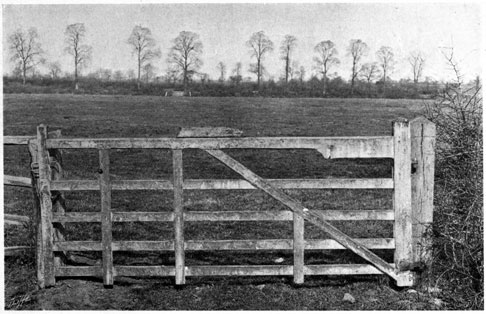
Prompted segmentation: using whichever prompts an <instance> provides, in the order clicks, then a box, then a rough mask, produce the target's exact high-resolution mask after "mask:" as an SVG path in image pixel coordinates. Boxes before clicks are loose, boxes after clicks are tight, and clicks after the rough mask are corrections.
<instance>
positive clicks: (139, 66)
mask: <svg viewBox="0 0 486 314" xmlns="http://www.w3.org/2000/svg"><path fill="white" fill-rule="evenodd" d="M141 67H142V65H141V64H140V51H139V52H138V77H137V90H140V68H141Z"/></svg>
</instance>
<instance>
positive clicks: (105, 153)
mask: <svg viewBox="0 0 486 314" xmlns="http://www.w3.org/2000/svg"><path fill="white" fill-rule="evenodd" d="M109 153H110V151H109V149H100V150H99V157H100V171H99V172H100V193H101V242H102V247H103V284H104V285H105V286H112V285H113V249H112V240H113V239H112V231H111V229H112V215H111V182H110V154H109Z"/></svg>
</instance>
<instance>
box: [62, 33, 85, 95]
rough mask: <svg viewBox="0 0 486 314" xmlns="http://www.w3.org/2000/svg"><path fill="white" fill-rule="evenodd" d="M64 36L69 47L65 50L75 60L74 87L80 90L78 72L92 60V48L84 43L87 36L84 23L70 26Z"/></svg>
mask: <svg viewBox="0 0 486 314" xmlns="http://www.w3.org/2000/svg"><path fill="white" fill-rule="evenodd" d="M64 35H65V36H66V40H65V41H66V45H67V46H66V48H65V49H64V50H65V51H66V52H67V53H68V54H70V55H71V56H73V58H74V86H75V89H78V71H79V70H80V68H81V67H82V66H84V65H86V63H87V62H88V61H89V60H90V59H91V52H92V48H91V46H88V45H84V44H83V43H82V42H83V40H84V38H85V36H86V28H85V27H84V24H83V23H76V24H71V25H68V26H67V27H66V31H65V32H64Z"/></svg>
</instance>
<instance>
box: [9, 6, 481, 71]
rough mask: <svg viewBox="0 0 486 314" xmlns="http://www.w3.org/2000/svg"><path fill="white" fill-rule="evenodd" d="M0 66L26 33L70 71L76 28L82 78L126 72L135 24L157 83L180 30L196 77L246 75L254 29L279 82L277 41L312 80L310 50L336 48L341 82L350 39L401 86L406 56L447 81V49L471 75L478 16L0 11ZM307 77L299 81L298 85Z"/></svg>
mask: <svg viewBox="0 0 486 314" xmlns="http://www.w3.org/2000/svg"><path fill="white" fill-rule="evenodd" d="M2 20H3V67H4V72H7V73H10V72H11V70H12V68H13V66H12V64H11V63H10V62H9V52H8V47H7V43H6V39H7V37H8V35H9V34H11V33H12V32H13V31H14V30H15V29H18V28H22V29H24V30H26V29H28V28H30V27H35V28H37V30H38V33H39V35H40V39H41V42H42V47H43V49H44V50H45V51H46V54H45V57H46V59H47V60H48V61H49V62H53V61H59V62H60V63H61V65H62V69H63V71H68V72H72V71H73V66H72V63H73V62H72V61H71V59H70V57H69V56H68V55H66V54H65V53H64V52H63V48H64V46H65V44H64V30H65V29H66V26H67V25H69V24H73V23H84V24H85V26H86V30H87V36H86V43H87V44H89V45H91V46H92V47H93V57H92V61H91V63H90V65H89V66H88V67H87V68H86V69H84V70H83V73H88V72H91V71H95V70H96V69H99V68H109V69H112V70H123V71H127V70H128V69H136V60H135V58H134V57H133V56H132V54H131V50H130V47H129V46H128V44H127V39H128V37H129V35H130V33H131V31H132V29H133V27H134V26H135V25H136V24H141V25H143V26H146V27H148V28H150V29H151V31H152V34H153V36H154V38H155V40H156V41H157V44H158V46H159V47H160V49H161V51H162V57H161V58H160V59H158V60H157V61H155V62H154V65H155V66H156V68H157V74H158V75H163V74H164V72H165V70H166V69H167V62H166V58H167V53H168V51H169V49H170V47H171V40H172V39H173V38H175V37H176V36H177V35H178V34H179V32H180V31H183V30H185V31H192V32H196V33H198V34H199V35H200V38H201V41H202V43H203V54H202V60H203V62H204V65H203V66H202V68H201V72H205V73H208V74H209V75H210V76H211V77H212V78H214V79H216V78H217V77H218V74H217V69H216V65H217V63H218V62H220V61H222V62H224V63H225V64H226V65H227V67H228V70H229V72H230V71H231V70H232V69H233V68H234V65H235V63H236V62H242V63H243V70H244V73H243V74H244V76H252V77H253V78H254V75H252V74H250V73H249V72H248V68H249V64H250V53H249V49H248V47H247V46H246V45H245V42H246V41H247V40H248V39H249V38H250V36H251V34H252V33H254V32H257V31H260V30H263V31H264V32H265V33H266V34H267V35H268V36H269V38H270V39H271V40H272V41H273V42H274V45H275V50H274V51H273V52H272V53H271V54H269V55H268V56H267V57H266V59H265V61H264V65H265V67H266V68H267V70H268V72H269V75H270V76H272V77H274V78H275V79H278V77H279V76H281V75H282V73H283V61H282V60H281V59H280V54H279V49H278V48H279V46H280V44H281V42H282V40H283V38H284V36H285V35H286V34H291V35H294V36H295V37H297V39H298V46H297V48H296V51H295V60H297V61H299V63H300V65H303V66H304V67H305V68H306V69H307V73H308V74H310V73H312V72H313V70H312V69H313V65H314V64H313V60H312V59H313V57H314V55H315V54H314V51H313V48H314V46H315V45H316V44H317V43H319V42H320V41H323V40H331V41H333V42H334V43H335V44H336V47H337V49H338V52H339V56H338V57H339V58H340V60H341V64H340V65H339V66H338V67H336V68H334V70H331V71H332V72H337V73H338V75H340V76H342V77H343V78H344V79H349V78H350V75H351V70H350V69H351V64H350V61H351V60H350V57H349V56H348V55H347V51H346V50H347V47H348V45H349V41H350V40H351V39H361V40H363V41H364V42H366V43H367V44H368V46H369V48H370V53H369V55H368V56H366V57H365V58H364V59H363V62H369V61H374V60H375V52H376V51H377V50H378V49H379V48H380V47H381V46H390V47H391V48H392V49H393V51H394V53H395V59H396V61H397V64H396V66H395V70H394V72H393V73H392V74H391V77H392V78H394V79H398V78H402V77H403V78H409V77H411V70H410V66H409V65H408V63H407V57H408V54H409V53H410V52H411V51H413V50H421V51H423V52H424V53H425V55H426V58H427V61H426V62H427V63H426V67H425V70H424V77H425V76H430V77H432V78H435V79H443V78H448V77H449V74H450V72H449V71H448V69H447V67H446V65H445V63H444V57H443V56H442V55H441V53H440V50H439V47H454V51H455V55H456V57H457V60H458V61H459V62H460V66H461V69H462V71H463V72H464V74H465V75H466V78H467V79H472V78H474V77H475V76H476V75H478V74H480V67H479V65H480V49H481V44H480V39H481V38H484V34H481V27H480V22H481V10H480V6H479V5H478V4H477V3H476V4H474V3H471V2H463V3H457V2H456V3H442V4H431V3H428V4H411V3H390V4H386V3H382V4H357V3H353V4H330V3H321V4H316V3H313V4H238V3H233V4H222V3H218V4H144V5H140V4H105V5H97V4H94V5H93V4H81V5H4V6H3V19H2ZM308 77H309V75H308V76H307V78H308Z"/></svg>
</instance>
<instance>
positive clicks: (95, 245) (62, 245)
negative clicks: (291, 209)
mask: <svg viewBox="0 0 486 314" xmlns="http://www.w3.org/2000/svg"><path fill="white" fill-rule="evenodd" d="M354 240H355V241H356V242H357V243H359V244H361V245H363V246H365V247H367V248H369V249H380V250H388V249H394V248H395V241H394V239H393V238H376V239H375V238H360V239H354ZM304 247H305V249H306V250H343V249H345V247H344V246H342V245H340V244H339V243H338V242H336V241H335V240H332V239H325V240H318V239H316V240H305V241H304ZM292 248H293V241H292V240H291V239H275V240H198V241H196V240H190V241H185V242H184V249H185V250H188V251H209V250H219V251H224V250H246V251H253V250H292ZM112 249H113V251H174V241H113V242H112ZM53 250H54V251H102V250H103V247H102V242H96V241H64V242H56V243H54V246H53Z"/></svg>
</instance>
